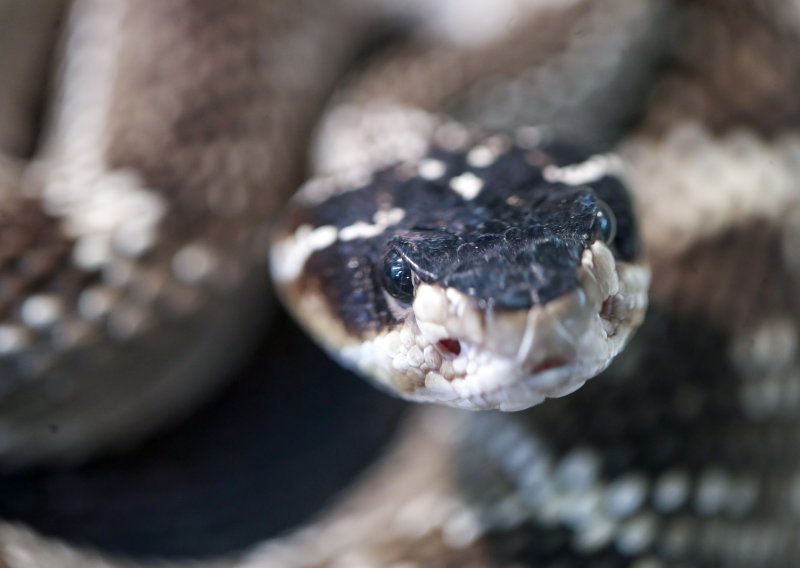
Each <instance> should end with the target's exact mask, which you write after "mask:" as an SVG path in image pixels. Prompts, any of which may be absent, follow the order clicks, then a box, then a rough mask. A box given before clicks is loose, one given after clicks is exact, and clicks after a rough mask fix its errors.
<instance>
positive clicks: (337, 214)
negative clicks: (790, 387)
mask: <svg viewBox="0 0 800 568" xmlns="http://www.w3.org/2000/svg"><path fill="white" fill-rule="evenodd" d="M430 157H431V158H433V159H437V160H440V161H441V162H443V163H444V164H445V167H446V171H445V174H444V175H443V176H442V177H441V178H439V179H435V180H428V179H424V178H421V177H417V176H411V177H409V176H408V174H407V173H406V174H404V172H407V171H408V168H407V167H405V168H404V167H392V168H387V169H385V170H383V171H380V172H378V173H377V174H376V175H375V176H374V177H373V179H372V180H371V181H370V183H368V184H367V185H365V186H364V187H362V188H359V189H356V190H353V191H350V192H346V193H343V194H340V195H336V196H334V197H331V198H330V199H328V200H326V201H325V202H324V203H323V204H321V205H319V206H315V207H313V208H311V209H305V210H302V211H301V212H295V213H294V214H293V215H294V218H302V219H303V222H307V223H311V224H312V225H313V226H322V225H333V226H336V227H338V228H344V227H348V226H351V225H353V224H354V223H356V222H364V223H369V224H372V223H373V222H374V219H373V217H374V214H375V212H376V211H378V210H384V211H386V210H389V209H392V208H400V209H402V210H403V211H405V216H404V217H403V219H402V220H401V221H400V222H399V223H397V224H395V225H392V227H391V228H390V229H389V230H386V231H384V232H383V233H381V234H380V235H377V236H375V237H372V238H362V239H356V240H353V241H337V242H336V243H335V244H333V245H331V246H330V247H328V248H327V249H325V250H324V251H318V252H316V253H314V254H313V255H312V256H311V257H310V259H309V261H308V263H307V266H306V270H305V273H304V276H303V278H304V279H305V283H304V284H302V285H304V286H311V287H314V288H317V289H320V290H321V291H322V292H323V293H324V294H325V295H326V296H327V298H328V300H329V304H330V305H331V306H332V307H333V308H334V309H335V310H337V311H338V312H339V315H340V316H341V317H342V318H343V321H344V322H345V323H346V325H347V326H348V327H350V328H351V330H355V331H363V330H365V329H374V328H380V327H382V326H384V325H387V324H391V323H393V322H394V321H395V318H394V316H393V314H392V311H391V309H390V308H389V305H388V303H387V298H386V295H385V292H384V291H385V278H384V274H385V273H386V270H387V268H386V265H385V263H386V258H387V255H388V257H389V258H390V259H394V260H396V258H397V256H398V255H399V256H401V257H402V259H404V260H405V261H406V262H407V263H408V264H409V265H410V267H411V269H412V271H413V273H414V277H415V279H418V280H420V281H423V282H426V283H436V284H439V285H442V286H448V287H453V288H455V289H457V290H459V291H461V292H463V293H464V294H467V295H468V296H470V297H472V298H474V299H475V301H476V302H478V303H479V304H481V305H483V306H485V307H489V308H492V309H524V308H528V307H531V306H533V305H537V304H542V303H546V302H548V301H550V300H553V299H554V298H557V297H559V296H561V295H563V294H565V293H567V292H569V291H570V290H573V289H574V288H575V287H576V286H577V285H578V283H579V282H578V268H579V266H580V261H581V256H582V254H583V251H584V250H585V249H586V248H588V247H589V246H590V245H591V243H592V242H594V241H595V240H596V239H597V238H598V237H599V236H600V235H601V234H602V233H603V230H602V223H601V221H602V219H603V217H602V216H603V214H604V212H605V213H606V214H607V212H608V211H611V214H612V216H613V217H614V218H615V219H616V220H615V223H616V230H615V233H616V237H615V240H614V242H613V243H612V245H611V246H612V249H613V250H614V251H615V253H616V254H617V255H618V256H619V257H621V258H623V259H625V260H630V259H632V258H633V256H634V255H635V254H636V234H635V233H636V228H635V226H634V223H633V219H632V210H631V203H630V198H629V197H628V195H627V192H626V190H625V188H624V187H623V186H622V184H621V183H620V182H619V181H618V180H616V179H612V178H610V177H606V178H603V179H602V180H600V181H599V182H597V183H594V184H588V185H585V186H568V185H565V184H561V183H552V182H548V181H547V180H545V179H544V177H543V175H542V169H543V168H544V167H546V166H548V165H559V166H563V165H567V164H572V163H580V162H583V161H585V160H586V159H587V157H588V156H585V155H582V154H580V153H579V152H578V151H576V150H574V149H572V148H569V147H563V148H562V147H561V146H555V145H551V146H547V147H544V146H543V147H540V148H537V149H534V150H526V149H522V148H517V147H514V148H512V149H510V150H509V151H507V152H505V153H503V154H502V155H500V156H499V157H498V158H497V159H496V160H495V161H494V162H493V163H492V164H490V165H488V166H486V167H474V166H470V165H469V164H468V163H467V153H466V152H452V151H446V150H442V149H435V150H433V151H432V152H431V156H430ZM467 172H470V173H472V174H474V175H475V176H477V177H478V178H480V180H481V181H482V184H483V187H482V190H481V191H480V192H479V193H478V195H477V196H476V197H475V198H474V199H472V200H467V199H464V197H462V196H461V195H460V194H459V193H458V192H456V191H454V190H453V189H452V188H451V186H450V182H451V180H452V179H453V178H454V177H456V176H459V175H462V174H464V173H467ZM394 296H395V297H397V295H396V294H395V295H394ZM365 300H366V301H365ZM401 303H402V302H401Z"/></svg>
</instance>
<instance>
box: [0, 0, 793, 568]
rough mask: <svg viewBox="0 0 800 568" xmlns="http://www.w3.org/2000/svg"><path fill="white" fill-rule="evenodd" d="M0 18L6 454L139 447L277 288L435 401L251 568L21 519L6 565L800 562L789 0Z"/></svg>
mask: <svg viewBox="0 0 800 568" xmlns="http://www.w3.org/2000/svg"><path fill="white" fill-rule="evenodd" d="M0 13H4V14H6V15H7V16H8V18H5V17H4V18H3V20H5V21H6V22H8V23H2V24H0V25H2V26H5V27H6V28H7V29H4V33H3V34H2V36H3V40H2V41H3V42H4V43H3V50H2V51H3V55H2V56H1V57H0V68H2V72H3V73H4V75H5V76H7V77H9V78H11V79H13V81H12V82H11V83H10V84H13V85H14V86H15V87H14V88H13V89H3V91H4V92H3V93H2V98H0V113H2V114H0V116H2V117H3V118H2V120H0V147H2V148H3V155H2V160H0V180H1V182H0V183H1V184H2V213H3V215H2V223H0V243H2V248H0V250H2V264H0V294H2V296H0V309H1V310H2V311H1V312H0V463H2V467H3V469H4V470H6V471H9V472H20V473H14V474H13V475H15V476H16V475H21V476H23V478H24V476H26V475H36V473H35V472H36V471H41V470H42V469H41V468H70V467H80V466H79V464H81V463H83V462H86V460H90V459H102V458H95V457H94V456H97V455H102V454H103V453H106V454H107V453H108V452H118V453H119V452H123V453H124V452H135V448H136V447H137V446H138V445H139V444H142V443H143V440H147V439H151V438H153V437H157V436H158V435H159V434H158V430H160V429H163V428H164V427H166V426H168V425H169V424H175V423H176V422H178V421H179V420H180V419H181V418H182V417H185V416H186V415H187V414H188V413H189V412H190V411H191V410H192V409H193V408H196V407H197V405H199V404H200V403H201V401H203V400H207V399H209V398H210V397H212V395H214V394H215V393H218V392H219V391H220V390H221V389H222V388H223V387H222V383H223V381H224V379H225V378H226V377H230V376H231V374H232V371H231V369H234V368H235V366H236V364H237V361H241V360H242V358H243V357H245V355H246V354H247V352H248V349H250V348H251V346H252V345H253V343H254V341H255V340H254V339H253V338H254V337H255V336H256V335H257V333H256V330H257V329H258V328H259V326H261V325H263V322H264V321H265V320H266V319H267V316H268V315H269V314H270V313H271V312H272V311H274V310H273V308H272V307H271V306H272V304H273V302H272V300H271V297H272V293H271V291H270V290H271V288H273V289H274V291H275V292H276V293H277V294H276V295H277V296H279V297H280V298H281V299H282V301H283V302H284V303H285V304H286V306H287V308H288V310H289V312H291V313H292V314H293V315H294V316H295V317H296V318H297V320H298V321H299V322H300V325H301V326H302V327H303V328H305V329H306V330H307V331H308V332H309V333H310V335H311V336H313V337H314V338H315V339H316V340H317V341H318V342H319V343H320V345H321V346H322V348H323V349H324V351H326V352H327V353H328V355H329V356H331V357H332V358H333V359H336V360H337V361H339V362H341V363H343V364H344V366H346V367H348V368H351V369H354V370H356V371H357V372H358V373H359V374H362V375H364V376H366V377H368V378H369V379H370V380H371V381H372V382H373V383H374V384H375V385H377V386H378V387H379V388H381V389H382V390H386V391H389V392H390V393H392V394H394V395H396V396H398V397H401V398H405V399H408V400H411V401H415V402H423V403H434V404H425V405H421V408H420V409H418V410H414V411H411V412H409V415H408V417H407V418H405V419H404V420H403V423H402V424H401V425H400V426H399V427H398V431H397V432H396V434H395V435H394V436H393V439H392V441H391V442H390V443H389V444H388V445H387V447H386V449H385V450H384V452H383V453H382V455H381V457H380V458H378V459H377V460H376V461H375V463H373V464H372V465H370V467H369V468H367V469H366V470H364V471H363V472H361V473H360V474H359V475H358V476H357V477H356V479H355V480H354V481H353V482H352V483H351V485H350V486H349V487H348V488H347V489H346V490H345V491H342V492H340V493H339V494H337V496H336V497H335V498H333V500H332V501H330V502H329V503H328V504H327V506H326V507H324V508H323V509H322V510H321V511H318V512H317V513H316V514H315V515H312V516H311V517H310V518H308V519H305V520H304V521H303V522H302V524H299V525H298V526H295V527H294V528H291V529H289V530H285V531H283V532H281V533H280V534H277V535H275V536H273V537H271V538H265V539H264V540H262V541H260V542H253V543H251V546H250V547H247V548H246V549H245V550H239V551H236V552H232V553H229V554H225V555H221V556H218V557H214V558H210V559H209V558H197V559H170V560H168V561H167V560H158V561H155V560H152V559H150V558H143V557H137V556H135V555H133V556H131V555H126V554H118V553H117V552H115V551H107V550H103V549H102V547H99V546H91V545H90V544H89V545H87V543H86V542H82V541H80V539H78V541H76V542H72V541H70V540H69V539H61V538H59V536H58V535H54V534H46V533H47V531H44V534H42V531H39V530H38V529H37V527H36V526H35V525H30V524H27V523H24V522H21V521H19V520H15V519H14V518H11V519H8V520H7V521H2V522H0V566H4V567H5V566H7V567H8V568H26V567H32V566H54V567H71V566H75V567H78V566H80V567H94V566H97V567H111V566H119V567H122V566H146V565H177V566H182V565H185V566H225V567H228V566H230V567H245V566H280V567H284V566H396V567H399V566H403V567H410V566H481V567H483V566H498V567H499V566H503V567H511V566H529V565H530V566H587V565H590V566H636V567H637V568H647V567H650V568H652V567H660V566H793V565H794V563H795V562H796V558H797V557H798V554H800V544H798V542H799V541H798V539H797V531H798V526H799V525H800V464H799V463H798V461H800V460H799V459H798V452H797V451H796V447H795V446H796V442H797V436H795V430H794V428H795V427H797V409H798V406H800V381H798V375H797V369H798V351H797V299H796V298H797V296H796V290H797V285H798V282H797V278H798V269H799V268H800V261H798V255H797V250H798V243H800V240H798V235H800V191H798V188H797V187H796V184H797V181H796V180H797V179H798V175H797V174H798V173H800V172H798V170H800V138H799V137H798V135H797V133H796V132H795V131H794V126H795V122H796V120H797V118H798V116H799V113H800V111H798V108H797V106H796V104H795V97H793V96H792V93H793V92H795V90H796V89H795V87H797V86H798V84H800V66H799V65H798V64H797V59H796V57H794V53H797V49H798V47H800V46H798V42H800V10H798V6H797V5H796V4H795V3H793V2H778V1H777V0H774V1H761V2H755V1H752V2H750V1H742V2H737V3H730V2H725V1H723V0H674V1H666V0H664V1H654V2H649V3H632V2H629V1H626V0H602V1H594V2H591V1H588V0H574V1H573V0H570V1H568V2H552V1H548V0H530V1H522V0H502V1H495V2H484V1H481V0H471V1H470V2H450V1H448V0H436V1H435V2H419V1H414V0H408V1H406V2H384V1H381V0H341V1H337V2H330V3H322V2H318V1H315V0H301V1H295V2H289V1H288V0H272V1H270V2H262V1H258V0H235V1H233V2H228V3H225V4H224V5H223V4H222V3H215V2H212V1H211V0H172V1H170V2H156V1H155V0H138V1H136V2H134V1H133V0H114V1H110V0H76V1H74V2H70V3H64V2H60V1H55V0H37V1H35V2H29V3H26V4H25V5H24V7H23V6H22V5H20V4H19V3H14V2H4V3H0ZM19 30H25V31H22V33H20V31H19ZM30 30H34V32H31V31H30ZM59 30H63V32H62V33H59ZM6 38H7V39H6ZM53 54H55V56H53ZM309 175H310V177H311V179H310V180H309V181H307V182H305V183H303V184H302V187H301V188H300V190H299V191H298V192H297V193H296V194H295V195H294V197H292V198H291V201H290V202H289V204H288V208H285V205H286V203H287V200H289V198H290V196H291V195H292V194H293V193H294V191H295V189H296V188H297V187H298V186H300V185H301V181H302V180H303V178H304V177H307V176H309ZM270 270H271V272H272V285H270V279H269V277H268V272H269V271H270ZM645 312H646V313H645ZM318 357H319V356H318ZM294 365H295V367H297V368H301V363H300V362H295V363H294ZM303 368H306V367H303ZM312 372H313V371H312ZM325 372H327V371H325ZM593 377H596V378H593ZM546 399H547V400H546ZM447 407H455V408H447ZM470 410H481V412H469V411H470ZM504 411H505V412H504ZM364 428H365V430H366V429H369V425H364ZM317 434H318V435H320V433H317ZM169 465H170V464H169V463H167V464H166V466H167V467H169ZM233 467H234V466H233V465H231V468H233ZM28 471H33V473H30V474H29V473H26V472H28ZM57 471H59V470H58V469H57ZM225 473H226V474H227V473H229V472H225ZM217 475H220V476H222V475H224V474H223V473H218V474H217ZM223 481H224V480H223ZM120 490H124V489H122V488H120ZM68 497H69V496H67V495H63V496H60V497H59V496H55V497H51V498H53V499H56V500H57V499H59V498H63V499H68ZM23 499H24V497H23ZM208 506H209V507H212V508H213V507H214V504H213V503H211V504H209V505H208ZM79 530H80V527H79ZM203 538H204V535H202V534H198V535H197V540H202V539H203Z"/></svg>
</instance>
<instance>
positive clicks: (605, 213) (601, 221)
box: [595, 201, 617, 244]
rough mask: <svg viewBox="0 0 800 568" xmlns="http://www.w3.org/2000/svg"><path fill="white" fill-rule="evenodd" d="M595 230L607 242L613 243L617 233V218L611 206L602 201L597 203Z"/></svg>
mask: <svg viewBox="0 0 800 568" xmlns="http://www.w3.org/2000/svg"><path fill="white" fill-rule="evenodd" d="M595 230H596V231H597V233H598V234H599V235H600V238H602V239H603V241H604V242H605V243H607V244H608V243H611V242H612V241H613V240H614V237H615V236H616V234H617V218H616V217H614V213H613V211H611V208H610V207H609V206H608V205H606V204H605V203H604V202H602V201H600V202H599V203H598V204H597V214H596V217H595Z"/></svg>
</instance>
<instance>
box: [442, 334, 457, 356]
mask: <svg viewBox="0 0 800 568" xmlns="http://www.w3.org/2000/svg"><path fill="white" fill-rule="evenodd" d="M436 345H437V346H438V347H439V350H440V351H443V352H445V353H447V354H449V355H459V354H460V353H461V342H460V341H459V340H458V339H451V338H445V339H440V340H439V341H437V342H436Z"/></svg>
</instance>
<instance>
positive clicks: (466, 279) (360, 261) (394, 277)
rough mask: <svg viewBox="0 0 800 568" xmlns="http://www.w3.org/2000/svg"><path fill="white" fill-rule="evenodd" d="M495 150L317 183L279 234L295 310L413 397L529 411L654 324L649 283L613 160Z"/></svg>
mask: <svg viewBox="0 0 800 568" xmlns="http://www.w3.org/2000/svg"><path fill="white" fill-rule="evenodd" d="M492 140H493V141H494V142H493V143H491V141H490V143H479V144H476V145H474V146H472V147H470V148H466V149H460V150H446V149H443V148H433V149H432V150H431V151H430V153H429V154H428V155H427V156H426V157H425V158H423V159H421V160H419V161H417V162H414V163H402V164H398V165H395V166H392V167H389V168H385V169H383V170H380V171H377V172H374V173H372V174H370V175H369V176H368V177H364V178H362V179H360V180H359V179H356V178H353V179H350V180H347V179H346V178H345V179H342V178H339V179H335V178H332V179H327V180H315V181H312V182H311V183H310V184H308V185H306V186H305V187H304V188H303V189H302V190H301V192H300V193H299V194H298V196H297V197H296V198H295V200H294V202H293V204H292V206H291V207H290V210H289V212H288V213H287V215H286V217H285V218H284V220H283V222H282V223H281V225H280V227H279V229H278V231H277V233H276V237H275V241H274V245H273V249H272V268H273V276H274V280H275V282H276V284H277V288H278V290H279V293H280V295H281V296H282V297H283V298H284V300H285V302H286V304H287V306H288V307H289V309H290V311H292V312H293V313H294V314H295V315H296V316H297V318H298V319H299V321H300V322H301V323H302V325H303V326H304V327H306V328H307V329H308V330H310V332H311V334H312V335H313V336H314V337H315V338H316V339H317V340H318V341H319V343H320V344H321V345H322V346H323V347H324V348H325V349H326V350H327V351H328V352H329V353H331V354H333V355H334V356H335V357H336V358H337V359H339V360H340V361H342V362H343V363H344V364H345V365H347V366H349V367H351V368H354V369H356V370H357V371H359V372H360V373H361V374H363V375H366V376H367V377H369V378H371V379H373V380H375V381H376V382H378V384H380V385H382V386H384V387H386V388H387V389H389V390H390V391H392V392H394V393H396V394H399V395H400V396H402V397H404V398H408V399H411V400H416V401H426V402H436V403H441V404H446V405H449V406H455V407H461V408H469V409H484V408H499V409H502V410H520V409H524V408H528V407H530V406H533V405H535V404H537V403H539V402H541V401H542V400H544V399H545V398H547V397H556V396H563V395H565V394H568V393H570V392H573V391H574V390H575V389H577V388H579V387H580V386H581V385H582V384H583V383H584V382H585V381H586V380H587V379H589V378H591V377H593V376H595V375H597V374H598V373H600V372H601V371H602V370H603V369H605V368H606V367H607V366H608V365H609V363H610V362H611V361H612V360H613V358H614V357H615V356H616V355H617V353H619V351H620V350H621V349H622V348H623V347H624V345H625V344H626V342H627V341H628V339H629V338H630V336H631V333H632V332H633V331H634V330H635V329H636V327H637V326H638V325H639V324H640V323H641V321H642V319H643V316H644V312H645V309H646V305H647V288H648V285H649V271H648V269H647V268H646V267H645V266H644V264H643V263H642V262H640V260H639V247H638V244H637V240H638V237H637V234H636V233H637V231H636V225H635V222H634V211H633V207H632V204H631V200H630V197H629V195H628V193H627V191H626V189H625V187H624V185H623V184H622V182H621V181H620V180H619V179H618V178H617V177H616V176H615V175H614V170H615V167H614V166H615V164H616V162H615V161H614V159H613V158H612V157H610V156H594V157H586V156H583V155H581V154H579V153H576V152H575V151H573V150H571V149H569V148H566V147H562V146H555V145H552V144H551V145H547V146H541V145H540V146H536V147H533V148H531V147H521V146H517V145H514V144H511V143H510V142H508V143H506V144H498V143H497V142H496V140H497V138H495V139H492Z"/></svg>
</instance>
